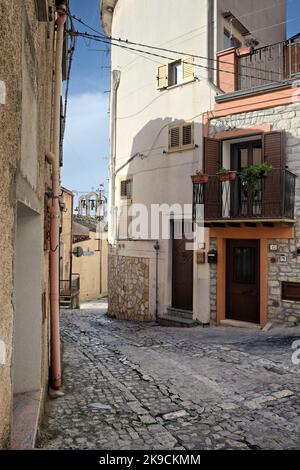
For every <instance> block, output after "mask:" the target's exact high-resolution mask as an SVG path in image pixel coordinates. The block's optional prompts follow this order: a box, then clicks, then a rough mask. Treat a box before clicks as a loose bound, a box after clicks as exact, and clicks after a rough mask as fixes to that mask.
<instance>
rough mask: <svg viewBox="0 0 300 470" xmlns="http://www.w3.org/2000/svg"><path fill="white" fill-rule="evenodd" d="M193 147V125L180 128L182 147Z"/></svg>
mask: <svg viewBox="0 0 300 470" xmlns="http://www.w3.org/2000/svg"><path fill="white" fill-rule="evenodd" d="M187 145H189V146H190V145H193V125H192V124H187V125H183V126H182V146H183V147H186V146H187Z"/></svg>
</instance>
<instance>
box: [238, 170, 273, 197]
mask: <svg viewBox="0 0 300 470" xmlns="http://www.w3.org/2000/svg"><path fill="white" fill-rule="evenodd" d="M271 170H272V165H269V164H268V163H257V164H256V165H252V166H249V167H247V168H243V170H242V173H241V181H242V185H243V187H244V189H246V190H249V191H251V192H252V193H253V192H254V191H255V190H256V188H257V182H258V181H259V180H261V179H263V178H265V177H266V176H267V174H268V173H269V171H271Z"/></svg>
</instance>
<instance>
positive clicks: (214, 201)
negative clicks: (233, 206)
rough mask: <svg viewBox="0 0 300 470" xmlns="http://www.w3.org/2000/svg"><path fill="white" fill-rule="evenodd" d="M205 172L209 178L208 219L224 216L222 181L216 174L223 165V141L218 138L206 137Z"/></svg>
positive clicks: (206, 186) (206, 216) (205, 197)
mask: <svg viewBox="0 0 300 470" xmlns="http://www.w3.org/2000/svg"><path fill="white" fill-rule="evenodd" d="M203 155H204V165H203V167H204V172H205V173H207V174H208V175H209V176H211V178H209V181H208V183H207V184H206V185H205V188H204V191H205V193H204V213H205V218H206V219H216V218H218V217H220V218H221V217H222V183H220V182H219V181H218V179H217V177H216V174H217V173H218V171H219V170H220V168H221V166H222V161H221V160H222V142H221V141H219V140H216V139H210V138H205V139H204V152H203Z"/></svg>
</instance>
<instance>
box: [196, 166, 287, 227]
mask: <svg viewBox="0 0 300 470" xmlns="http://www.w3.org/2000/svg"><path fill="white" fill-rule="evenodd" d="M295 185H296V176H295V175H294V174H293V173H291V172H290V171H288V170H282V169H273V170H271V171H270V172H269V173H268V174H267V176H265V177H264V178H262V179H259V180H258V181H257V183H256V187H255V189H249V188H248V187H247V185H246V184H245V183H244V182H243V181H242V179H241V175H240V174H237V176H236V179H235V180H234V181H225V182H221V181H219V178H218V176H217V175H216V176H210V177H209V180H208V183H205V184H194V185H193V186H194V189H193V218H194V220H199V219H201V218H203V206H204V219H205V221H216V220H218V221H226V220H233V221H234V220H247V219H251V220H254V219H256V220H260V219H262V220H265V219H269V220H277V219H278V220H280V219H281V220H293V219H294V210H295Z"/></svg>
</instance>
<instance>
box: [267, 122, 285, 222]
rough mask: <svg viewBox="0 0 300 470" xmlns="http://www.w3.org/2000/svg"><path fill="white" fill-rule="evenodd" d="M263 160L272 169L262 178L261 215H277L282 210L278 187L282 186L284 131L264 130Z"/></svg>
mask: <svg viewBox="0 0 300 470" xmlns="http://www.w3.org/2000/svg"><path fill="white" fill-rule="evenodd" d="M263 149H264V161H265V162H266V163H268V164H269V165H272V170H271V172H270V174H269V175H268V177H267V178H265V179H264V184H263V193H262V200H263V204H262V206H263V207H262V208H263V215H264V216H267V215H269V214H274V216H275V215H278V214H280V213H281V212H282V196H281V191H279V190H278V188H283V187H284V184H283V183H284V171H283V170H284V169H285V164H286V157H285V132H284V131H282V132H266V133H265V134H264V136H263Z"/></svg>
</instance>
